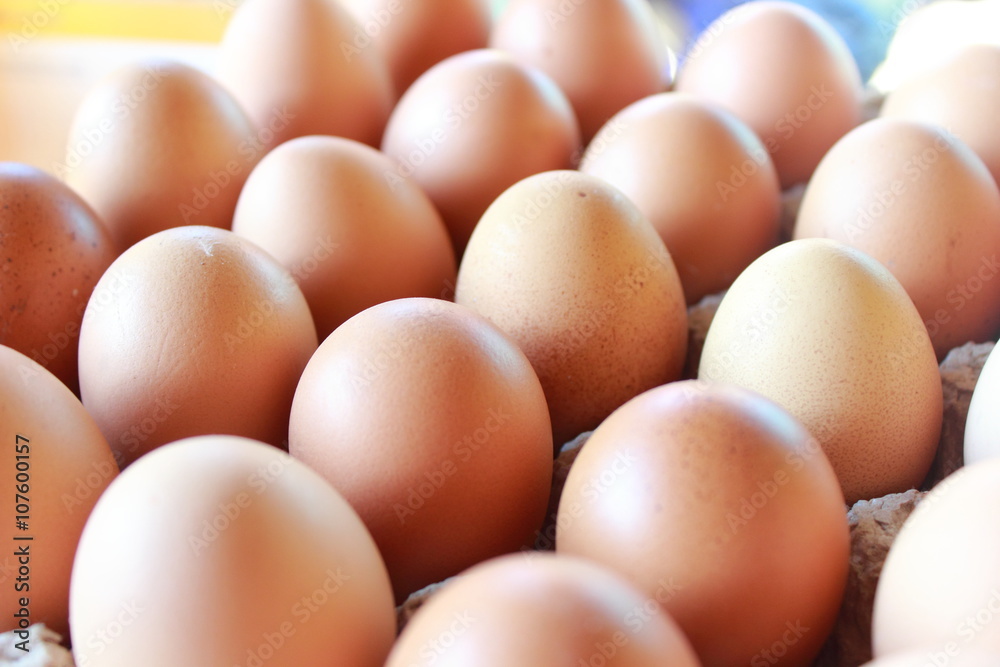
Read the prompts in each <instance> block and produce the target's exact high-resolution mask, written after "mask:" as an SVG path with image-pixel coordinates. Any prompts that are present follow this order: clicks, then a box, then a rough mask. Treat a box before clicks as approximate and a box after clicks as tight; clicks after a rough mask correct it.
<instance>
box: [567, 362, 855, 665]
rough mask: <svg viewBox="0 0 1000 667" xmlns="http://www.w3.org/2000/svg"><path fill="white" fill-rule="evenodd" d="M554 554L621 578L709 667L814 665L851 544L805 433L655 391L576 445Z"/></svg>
mask: <svg viewBox="0 0 1000 667" xmlns="http://www.w3.org/2000/svg"><path fill="white" fill-rule="evenodd" d="M557 526H558V532H557V536H556V546H557V549H558V551H559V552H560V553H566V554H573V555H577V556H582V557H585V558H589V559H592V560H595V561H597V562H599V563H602V564H604V565H606V566H608V567H611V568H613V569H615V570H617V571H618V572H620V573H622V574H623V575H624V576H625V577H627V578H628V579H629V580H630V581H632V582H633V583H635V584H636V585H637V586H638V587H639V588H640V590H642V591H643V592H644V593H645V594H646V595H647V596H650V597H651V598H652V599H656V600H657V601H659V602H660V604H662V605H663V607H664V608H665V609H666V610H667V611H668V612H669V613H670V615H671V616H673V618H674V619H676V620H677V623H678V624H679V625H680V627H681V629H682V630H683V631H684V633H685V634H686V635H687V637H688V639H690V640H691V643H692V645H693V646H694V648H695V650H696V651H697V652H698V656H699V657H700V658H701V661H702V663H703V664H705V665H738V664H750V665H757V664H774V663H775V662H777V658H776V657H775V656H777V657H780V658H781V661H780V662H781V664H782V665H809V664H811V662H812V660H813V658H815V657H816V655H817V653H818V652H819V649H820V648H821V647H822V646H823V642H824V641H825V640H826V637H827V635H828V634H829V633H830V630H831V629H832V628H833V624H834V621H835V620H836V618H837V612H838V610H839V608H840V601H841V597H842V595H843V591H844V584H845V582H846V580H847V568H848V556H849V547H850V538H849V534H848V528H847V518H846V514H845V508H844V497H843V495H842V494H841V492H840V487H839V484H838V483H837V477H836V475H835V474H834V472H833V468H832V467H831V466H830V463H829V461H827V459H826V457H825V456H824V455H823V451H822V449H821V448H820V446H819V445H818V444H817V443H816V442H815V441H814V440H813V439H812V438H811V437H810V435H809V433H808V432H807V431H806V429H805V428H804V427H803V426H802V425H801V424H800V423H799V422H797V421H796V420H795V419H794V418H793V417H792V416H791V415H789V414H788V413H787V412H785V411H784V410H782V409H781V408H779V407H778V406H777V405H775V404H774V403H772V402H771V401H768V400H766V399H764V398H762V397H760V396H758V395H756V394H754V393H752V392H749V391H746V390H744V389H741V388H738V387H733V386H729V385H722V384H710V383H705V382H700V381H687V382H678V383H672V384H669V385H666V386H664V387H658V388H656V389H653V390H651V391H648V392H646V393H644V394H641V395H640V396H637V397H636V398H634V399H632V400H631V401H629V402H628V403H626V404H625V405H624V406H622V407H621V408H619V409H618V410H616V411H615V412H614V413H613V414H612V415H611V416H610V417H608V418H607V419H606V420H605V421H604V422H603V423H602V424H601V425H600V426H599V427H598V428H597V430H595V431H594V434H593V435H592V436H591V437H590V439H589V440H588V441H587V442H586V444H584V446H583V449H582V450H581V451H580V454H579V456H578V457H577V459H576V462H575V463H574V465H573V468H572V469H570V473H569V477H568V478H567V480H566V486H565V488H564V490H563V494H562V498H561V499H560V503H559V517H558V522H557Z"/></svg>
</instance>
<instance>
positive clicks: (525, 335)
mask: <svg viewBox="0 0 1000 667" xmlns="http://www.w3.org/2000/svg"><path fill="white" fill-rule="evenodd" d="M455 300H456V301H457V302H458V303H460V304H463V305H466V306H468V307H470V308H472V309H473V310H476V311H477V312H479V313H481V314H482V315H484V316H485V317H486V318H487V319H489V320H490V321H491V322H493V323H494V324H496V325H497V326H498V327H500V329H502V330H503V331H505V332H507V334H509V335H510V336H511V337H512V338H513V339H514V340H515V341H516V342H517V344H518V345H520V346H521V349H522V350H524V353H525V354H526V355H527V356H528V359H530V360H531V364H532V366H534V368H535V372H537V373H538V378H539V380H541V383H542V387H543V388H544V389H545V396H546V399H547V400H548V405H549V412H550V415H551V417H552V428H553V430H554V434H555V442H556V444H557V445H561V444H562V443H564V442H566V441H567V440H568V439H570V438H573V437H575V436H577V435H578V434H579V433H581V432H582V431H586V430H590V429H593V428H594V427H596V426H597V425H598V424H599V423H600V422H601V420H602V419H604V418H605V417H606V416H608V415H609V414H610V413H611V411H612V410H614V409H615V408H617V407H618V406H620V405H621V404H622V403H624V402H625V401H627V400H628V399H630V398H632V397H633V396H635V395H637V394H639V393H641V392H643V391H645V390H646V389H650V388H652V387H655V386H657V385H660V384H663V383H665V382H670V381H671V380H676V379H678V378H679V377H680V374H681V370H682V368H683V366H684V357H685V353H686V350H687V311H686V310H685V307H684V293H683V291H682V289H681V284H680V280H679V279H678V277H677V270H676V269H675V268H674V263H673V261H672V260H671V258H670V253H668V252H667V249H666V248H665V247H664V245H663V241H661V240H660V237H659V236H657V234H656V230H655V229H653V227H652V226H651V225H650V224H649V222H648V221H647V220H646V219H645V218H644V217H643V216H642V214H641V213H640V212H639V210H638V209H637V208H636V207H635V205H634V204H632V202H630V201H629V200H628V199H627V198H626V197H625V196H624V195H623V194H622V193H621V192H619V191H618V190H616V189H615V188H614V187H612V186H610V185H608V184H607V183H605V182H604V181H602V180H601V179H599V178H597V177H595V176H589V175H587V174H581V173H579V172H573V171H557V172H547V173H543V174H538V175H536V176H532V177H530V178H527V179H525V180H523V181H521V182H519V183H518V184H516V185H514V186H513V187H511V188H510V189H509V190H507V191H506V192H504V193H503V195H502V196H501V197H499V198H498V199H497V200H496V201H495V202H494V203H493V205H492V206H490V208H489V210H488V211H487V212H486V214H485V215H484V216H483V219H482V220H481V221H480V223H479V226H478V227H477V228H476V232H475V233H474V234H473V235H472V239H471V241H470V242H469V247H468V249H467V251H466V253H465V257H464V258H463V260H462V264H461V267H460V268H459V273H458V284H457V288H456V295H455Z"/></svg>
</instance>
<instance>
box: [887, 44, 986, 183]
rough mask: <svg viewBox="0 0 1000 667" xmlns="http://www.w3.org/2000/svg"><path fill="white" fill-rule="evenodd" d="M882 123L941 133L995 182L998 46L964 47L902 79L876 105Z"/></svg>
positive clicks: (974, 45)
mask: <svg viewBox="0 0 1000 667" xmlns="http://www.w3.org/2000/svg"><path fill="white" fill-rule="evenodd" d="M881 115H882V116H883V117H885V118H904V119H908V120H916V121H922V122H925V123H933V124H935V125H940V126H942V127H944V128H947V129H948V131H949V132H951V133H953V134H954V135H955V136H956V137H957V138H958V139H960V140H961V141H962V142H963V143H964V144H966V145H967V146H969V147H970V148H971V149H972V150H974V151H975V152H976V153H977V154H978V155H979V157H980V158H982V160H983V162H985V163H986V166H987V168H989V170H990V173H991V174H992V175H993V180H994V181H998V182H1000V138H998V137H997V136H996V132H994V131H993V127H994V125H995V124H996V118H997V116H998V115H1000V45H995V44H969V45H967V46H965V47H964V48H962V49H960V50H958V51H957V52H956V53H955V54H954V55H951V56H950V57H949V58H947V59H945V60H943V61H942V62H940V63H939V64H937V65H936V66H935V67H932V68H930V69H929V70H927V71H925V72H922V73H921V74H919V75H917V76H914V77H912V78H910V79H908V80H906V81H905V82H904V83H903V84H901V85H900V86H899V87H898V88H896V89H895V90H893V91H891V92H890V93H889V94H888V95H887V96H886V98H885V103H884V104H883V105H882V111H881Z"/></svg>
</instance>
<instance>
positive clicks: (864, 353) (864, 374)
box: [698, 239, 943, 504]
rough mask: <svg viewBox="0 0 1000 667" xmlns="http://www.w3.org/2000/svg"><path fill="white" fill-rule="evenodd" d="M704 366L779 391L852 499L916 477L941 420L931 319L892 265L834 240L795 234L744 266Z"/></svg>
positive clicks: (710, 372)
mask: <svg viewBox="0 0 1000 667" xmlns="http://www.w3.org/2000/svg"><path fill="white" fill-rule="evenodd" d="M698 377H700V378H702V379H708V380H713V381H717V382H729V383H732V384H737V385H740V386H743V387H746V388H747V389H750V390H752V391H756V392H758V393H760V394H762V395H764V396H766V397H768V398H770V399H771V400H773V401H775V402H776V403H778V404H779V405H781V406H782V407H784V408H785V409H787V410H788V411H789V412H791V413H792V415H794V416H795V417H797V418H798V419H799V420H801V421H802V423H803V424H805V426H806V428H808V429H809V430H810V432H811V433H812V434H813V436H814V437H815V438H816V439H817V440H818V441H819V442H820V444H821V445H822V446H823V451H824V452H825V453H826V455H827V457H828V458H829V459H830V463H831V464H832V465H833V469H834V470H835V471H836V473H837V477H838V478H839V479H840V484H841V487H842V489H843V491H844V496H845V497H846V499H847V502H848V503H851V504H853V503H854V502H855V501H857V500H863V499H869V498H878V497H881V496H883V495H885V494H887V493H896V492H901V491H906V490H908V489H911V488H915V487H917V486H919V485H920V483H921V481H923V479H924V476H925V475H926V474H927V471H928V469H929V468H930V464H931V462H932V460H933V458H934V453H935V450H936V449H937V442H938V436H939V435H940V431H941V416H942V402H943V398H942V389H941V376H940V374H939V372H938V366H937V360H936V359H935V357H934V350H933V348H932V346H931V342H930V339H929V337H928V335H927V330H926V328H925V327H924V326H923V324H922V323H921V321H920V316H919V314H918V313H917V311H916V309H915V308H914V307H913V303H912V302H911V301H910V299H909V298H908V297H907V296H906V292H905V291H904V290H903V288H902V286H901V285H900V284H899V281H897V280H896V279H895V278H893V277H892V274H891V273H889V271H888V270H887V269H885V267H883V266H882V265H881V264H879V263H878V262H876V261H875V260H873V259H872V258H871V257H868V256H867V255H865V254H864V253H862V252H860V251H858V250H855V249H853V248H851V247H849V246H846V245H844V244H842V243H839V242H836V241H830V240H827V239H807V240H801V241H792V242H790V243H786V244H784V245H781V246H778V247H777V248H775V249H774V250H771V251H769V252H768V253H766V254H765V255H763V256H762V257H761V258H760V259H758V260H757V261H755V262H754V263H753V264H751V265H750V266H749V267H748V268H747V270H746V271H744V272H743V273H742V274H740V277H739V278H737V279H736V282H734V283H733V286H732V287H731V288H730V289H729V291H728V292H727V293H726V296H725V297H724V298H723V299H722V303H721V304H720V305H719V310H718V312H717V313H716V315H715V319H714V320H713V321H712V325H711V327H710V328H709V330H708V336H707V337H706V339H705V348H704V351H703V352H702V357H701V365H700V367H699V369H698Z"/></svg>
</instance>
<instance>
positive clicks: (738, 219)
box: [580, 93, 781, 304]
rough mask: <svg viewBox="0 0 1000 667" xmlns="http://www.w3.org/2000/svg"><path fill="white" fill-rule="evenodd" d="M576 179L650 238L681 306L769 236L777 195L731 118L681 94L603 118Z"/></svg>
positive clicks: (763, 156) (771, 176) (761, 151)
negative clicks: (626, 213) (675, 279)
mask: <svg viewBox="0 0 1000 667" xmlns="http://www.w3.org/2000/svg"><path fill="white" fill-rule="evenodd" d="M580 170H581V171H583V172H585V173H588V174H591V175H593V176H598V177H600V178H603V179H604V180H606V181H607V182H609V183H611V184H612V185H614V186H615V187H617V188H618V189H619V190H621V191H622V192H623V193H625V195H626V196H628V198H629V199H631V200H632V201H633V202H634V203H635V205H636V206H637V207H638V208H639V210H640V211H642V214H643V215H645V216H646V217H647V218H648V219H649V221H650V222H651V223H652V224H653V227H655V228H656V231H657V232H659V234H660V238H662V239H663V242H664V243H665V244H666V245H667V249H668V250H670V256H671V258H673V260H674V264H675V265H676V266H677V272H678V274H680V278H681V284H682V285H683V286H684V294H685V296H686V297H687V302H688V304H694V303H697V302H698V301H700V300H701V299H702V297H704V296H707V295H709V294H716V293H718V292H720V291H722V290H724V289H726V288H727V287H729V285H730V284H731V283H732V282H733V280H734V279H735V278H736V276H738V275H739V273H740V271H742V270H743V269H745V268H746V267H747V266H748V265H749V264H750V262H752V261H753V260H755V259H757V257H759V256H760V255H762V254H763V253H764V252H765V251H766V250H768V249H769V248H771V247H772V246H773V245H774V244H775V242H776V240H777V237H778V223H779V220H780V215H781V188H780V186H779V184H778V176H777V173H776V172H775V170H774V164H773V163H772V162H771V158H770V156H769V155H768V152H767V150H766V149H765V148H764V145H763V144H762V143H761V141H760V139H758V138H757V135H755V134H754V133H753V131H752V130H751V129H750V128H748V127H747V126H746V125H744V124H743V122H742V121H740V120H739V119H738V118H736V117H735V116H733V115H732V114H730V113H728V112H726V111H724V110H723V109H721V108H719V107H716V106H715V105H713V104H708V103H705V102H703V101H701V100H700V99H698V98H696V97H694V96H691V95H685V94H682V93H663V94H661V95H654V96H652V97H648V98H646V99H644V100H641V101H639V102H636V103H635V104H632V105H631V106H629V107H627V108H626V109H624V110H622V111H621V112H619V113H618V114H616V115H615V116H614V118H612V119H611V120H610V121H609V122H608V124H607V125H605V126H604V128H603V129H602V130H601V132H600V133H598V135H597V137H595V139H594V141H592V142H591V144H590V145H589V146H588V147H587V152H586V153H584V156H583V162H582V164H581V165H580Z"/></svg>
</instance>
